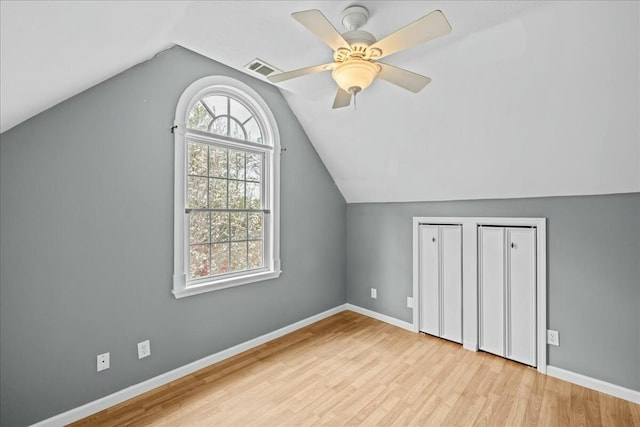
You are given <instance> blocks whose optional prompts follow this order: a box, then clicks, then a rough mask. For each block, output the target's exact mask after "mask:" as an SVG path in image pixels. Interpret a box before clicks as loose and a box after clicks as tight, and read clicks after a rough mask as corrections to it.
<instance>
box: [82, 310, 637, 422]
mask: <svg viewBox="0 0 640 427" xmlns="http://www.w3.org/2000/svg"><path fill="white" fill-rule="evenodd" d="M74 425H78V426H80V425H101V426H116V425H117V426H120V425H153V426H247V425H261V426H298V425H330V426H337V425H379V426H393V425H402V426H404V425H415V426H431V425H446V426H454V425H463V426H469V425H488V426H492V425H508V426H520V425H540V426H574V425H575V426H578V425H593V426H595V425H606V426H634V425H635V426H640V405H635V404H633V403H630V402H627V401H625V400H621V399H616V398H614V397H611V396H608V395H606V394H602V393H598V392H595V391H592V390H589V389H586V388H583V387H580V386H576V385H572V384H570V383H567V382H564V381H561V380H558V379H555V378H552V377H549V376H545V375H541V374H539V373H538V372H537V371H536V370H535V369H533V368H528V367H525V366H523V365H520V364H518V363H515V362H511V361H508V360H505V359H502V358H499V357H496V356H492V355H489V354H485V353H474V352H470V351H467V350H464V349H463V348H462V346H460V345H458V344H454V343H451V342H448V341H445V340H441V339H438V338H433V337H430V336H426V335H423V334H415V333H411V332H408V331H405V330H402V329H399V328H396V327H394V326H391V325H388V324H386V323H382V322H379V321H377V320H373V319H370V318H368V317H364V316H361V315H359V314H356V313H353V312H350V311H347V312H343V313H340V314H338V315H335V316H333V317H330V318H328V319H325V320H322V321H320V322H318V323H315V324H313V325H311V326H309V327H306V328H304V329H301V330H298V331H296V332H294V333H292V334H289V335H287V336H285V337H282V338H280V339H278V340H275V341H272V342H270V343H267V344H265V345H262V346H260V347H257V348H255V349H253V350H250V351H247V352H245V353H242V354H240V355H238V356H236V357H233V358H231V359H227V360H225V361H223V362H220V363H218V364H215V365H212V366H210V367H208V368H205V369H203V370H201V371H198V372H196V373H194V374H191V375H188V376H186V377H184V378H182V379H180V380H177V381H175V382H173V383H170V384H167V385H166V386H163V387H160V388H158V389H156V390H153V391H150V392H148V393H146V394H144V395H141V396H138V397H136V398H134V399H132V400H130V401H127V402H124V403H122V404H120V405H117V406H115V407H113V408H110V409H107V410H105V411H102V412H100V413H98V414H95V415H93V416H91V417H89V418H86V419H84V420H81V421H79V422H77V423H75V424H74Z"/></svg>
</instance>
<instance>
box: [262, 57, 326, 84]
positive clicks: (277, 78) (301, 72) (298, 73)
mask: <svg viewBox="0 0 640 427" xmlns="http://www.w3.org/2000/svg"><path fill="white" fill-rule="evenodd" d="M334 67H335V63H333V62H331V63H329V64H321V65H314V66H312V67H306V68H300V69H298V70H293V71H286V72H284V73H278V74H274V75H272V76H269V77H267V79H268V80H269V81H270V82H273V83H280V82H283V81H285V80H289V79H295V78H296V77H302V76H306V75H308V74H314V73H319V72H321V71H329V70H332V69H333V68H334Z"/></svg>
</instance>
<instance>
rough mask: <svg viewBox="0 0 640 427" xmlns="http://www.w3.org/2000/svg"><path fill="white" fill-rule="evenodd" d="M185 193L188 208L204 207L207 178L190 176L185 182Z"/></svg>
mask: <svg viewBox="0 0 640 427" xmlns="http://www.w3.org/2000/svg"><path fill="white" fill-rule="evenodd" d="M187 194H188V203H189V207H190V208H206V207H207V178H199V177H196V176H190V177H189V179H188V182H187Z"/></svg>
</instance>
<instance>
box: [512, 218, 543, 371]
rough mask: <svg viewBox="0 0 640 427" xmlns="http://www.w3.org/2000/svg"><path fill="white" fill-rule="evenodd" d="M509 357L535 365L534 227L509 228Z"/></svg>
mask: <svg viewBox="0 0 640 427" xmlns="http://www.w3.org/2000/svg"><path fill="white" fill-rule="evenodd" d="M506 250H507V306H506V314H507V357H508V358H510V359H513V360H516V361H518V362H521V363H526V364H527V365H532V366H535V365H536V341H535V340H536V303H535V301H536V277H535V274H536V263H535V259H536V258H535V254H536V241H535V230H534V229H531V228H508V229H507V248H506Z"/></svg>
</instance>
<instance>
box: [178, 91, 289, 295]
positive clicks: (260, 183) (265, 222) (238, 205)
mask: <svg viewBox="0 0 640 427" xmlns="http://www.w3.org/2000/svg"><path fill="white" fill-rule="evenodd" d="M235 95H236V93H234V92H233V91H229V90H225V88H223V89H221V90H216V88H215V87H212V88H208V89H205V90H201V91H200V92H199V93H198V96H197V97H196V98H195V99H192V100H191V101H190V103H189V105H190V106H191V107H190V108H188V111H186V114H185V116H186V117H185V118H186V131H185V135H184V140H182V144H183V147H184V157H183V158H184V167H183V168H177V169H176V171H178V170H179V169H181V170H182V171H183V172H182V174H183V175H182V177H183V178H182V180H183V181H182V182H183V184H182V185H184V187H183V188H184V189H185V194H184V197H183V200H184V202H183V203H184V205H183V207H182V209H183V212H184V220H183V221H184V222H183V224H184V226H183V227H184V228H182V229H183V230H184V233H183V234H186V235H185V236H184V260H185V262H186V264H187V265H185V266H183V267H182V269H183V270H184V272H183V274H182V275H184V276H185V278H184V280H183V283H182V284H181V285H180V286H176V283H175V281H174V294H176V296H180V295H179V294H180V293H184V292H185V291H188V290H189V289H190V288H194V287H196V288H199V289H200V288H203V287H206V286H210V287H211V290H214V289H217V288H220V287H228V286H234V285H235V284H234V280H235V281H236V282H238V280H239V282H238V283H237V284H243V283H249V282H251V281H255V280H262V279H264V278H271V277H277V275H279V261H278V260H277V255H278V254H277V245H274V240H276V239H277V235H276V234H275V231H277V230H274V226H275V224H276V222H275V221H274V215H273V214H274V212H273V209H274V206H273V205H274V203H275V197H274V194H277V188H275V187H274V185H275V183H274V176H275V174H274V170H277V163H276V164H275V165H274V149H275V147H274V145H275V144H274V142H277V141H273V140H272V139H273V136H271V137H267V138H265V135H267V136H268V135H273V130H272V129H270V128H265V126H268V125H269V124H271V123H267V122H268V121H267V120H266V119H265V115H264V114H263V115H262V116H260V115H259V114H260V113H264V111H260V110H259V109H258V108H257V107H256V105H255V104H254V105H252V104H251V102H248V101H249V100H250V99H249V98H246V97H243V96H235ZM183 96H184V95H183ZM183 117H184V116H183ZM271 122H272V123H273V126H275V122H274V121H273V120H271ZM178 212H179V211H178ZM176 227H180V224H179V223H176ZM177 229H178V230H179V229H180V228H177ZM177 256H179V254H177ZM177 268H178V267H177ZM261 275H262V279H260V278H259V277H261ZM267 276H268V277H267ZM174 277H175V276H174ZM247 277H248V278H249V280H245V279H247ZM256 278H257V279H256ZM221 284H222V285H224V286H221ZM203 285H204V286H203ZM196 293H199V292H196ZM186 294H188V295H190V294H191V293H186Z"/></svg>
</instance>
